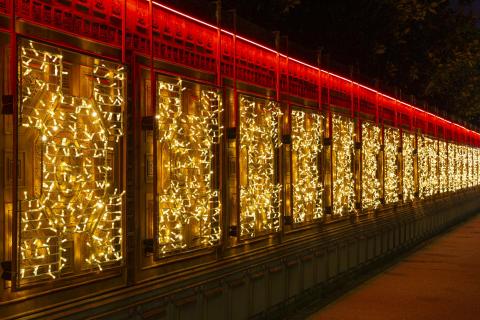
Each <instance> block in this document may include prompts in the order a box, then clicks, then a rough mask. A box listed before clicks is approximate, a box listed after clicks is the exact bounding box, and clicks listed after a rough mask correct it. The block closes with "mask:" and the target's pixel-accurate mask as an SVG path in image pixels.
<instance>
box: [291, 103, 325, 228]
mask: <svg viewBox="0 0 480 320" xmlns="http://www.w3.org/2000/svg"><path fill="white" fill-rule="evenodd" d="M322 121H323V117H322V116H321V115H319V114H316V113H307V112H304V111H298V110H293V111H292V167H293V173H292V174H293V219H294V222H295V223H302V222H306V221H312V220H313V219H318V218H321V217H322V215H323V203H322V193H323V184H322V182H321V179H320V172H319V167H318V160H319V157H320V153H321V151H322V148H323V145H322V137H323V125H322Z"/></svg>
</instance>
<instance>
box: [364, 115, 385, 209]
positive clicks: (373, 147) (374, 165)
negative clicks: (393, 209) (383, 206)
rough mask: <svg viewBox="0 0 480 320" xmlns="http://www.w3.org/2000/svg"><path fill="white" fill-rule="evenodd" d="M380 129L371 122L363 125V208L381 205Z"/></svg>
mask: <svg viewBox="0 0 480 320" xmlns="http://www.w3.org/2000/svg"><path fill="white" fill-rule="evenodd" d="M380 131H381V130H380V128H379V127H377V126H375V125H374V124H372V123H370V122H363V123H362V208H364V209H366V208H377V207H378V206H379V205H380V197H381V195H380V192H381V184H380V178H379V159H378V158H379V154H380V147H381V135H380Z"/></svg>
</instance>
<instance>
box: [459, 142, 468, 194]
mask: <svg viewBox="0 0 480 320" xmlns="http://www.w3.org/2000/svg"><path fill="white" fill-rule="evenodd" d="M458 148H459V155H460V159H459V161H460V172H461V180H462V183H461V189H464V188H467V187H468V147H466V146H459V147H458Z"/></svg>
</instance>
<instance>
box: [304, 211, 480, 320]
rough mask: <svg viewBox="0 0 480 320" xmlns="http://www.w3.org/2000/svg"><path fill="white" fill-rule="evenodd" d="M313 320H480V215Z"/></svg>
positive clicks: (325, 310) (360, 287)
mask: <svg viewBox="0 0 480 320" xmlns="http://www.w3.org/2000/svg"><path fill="white" fill-rule="evenodd" d="M308 319H309V320H317V319H319V320H363V319H365V320H367V319H368V320H377V319H378V320H380V319H381V320H390V319H393V320H410V319H413V320H417V319H418V320H430V319H431V320H438V319H440V320H449V319H455V320H457V319H458V320H463V319H472V320H480V215H478V216H476V217H475V218H473V219H471V220H469V221H468V222H466V223H464V224H463V225H460V226H459V227H457V228H455V229H453V230H452V231H450V232H449V233H446V234H444V235H441V236H439V237H437V238H435V239H434V240H432V241H431V242H430V243H428V244H427V245H426V246H424V247H423V248H421V249H420V250H418V251H416V252H415V253H413V254H411V255H409V256H407V257H406V258H405V259H404V260H402V261H401V262H399V263H398V264H396V265H394V266H392V267H391V268H390V269H388V270H386V271H385V272H383V273H382V274H379V275H378V276H376V277H374V278H372V279H370V280H369V281H367V282H365V283H364V284H362V285H361V286H359V287H357V288H355V289H354V290H353V291H351V292H349V293H347V294H346V295H344V296H342V297H340V298H339V299H338V300H336V301H334V302H332V303H331V304H329V305H327V306H326V307H324V308H323V309H322V310H320V311H318V312H317V313H315V314H313V315H312V316H310V318H308Z"/></svg>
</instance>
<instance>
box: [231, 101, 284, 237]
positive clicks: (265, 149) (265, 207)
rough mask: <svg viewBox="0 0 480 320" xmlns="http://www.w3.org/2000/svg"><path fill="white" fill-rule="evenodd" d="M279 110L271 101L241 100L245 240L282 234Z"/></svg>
mask: <svg viewBox="0 0 480 320" xmlns="http://www.w3.org/2000/svg"><path fill="white" fill-rule="evenodd" d="M280 116H281V111H280V108H279V107H278V106H277V105H276V103H274V102H271V101H262V102H260V100H255V99H253V98H249V97H246V96H242V97H241V98H240V153H241V155H240V162H241V164H240V165H241V168H244V170H243V171H242V172H241V175H244V176H242V177H241V178H240V225H241V236H242V237H248V238H251V237H254V236H256V235H258V234H264V233H271V232H278V231H279V230H280V213H279V211H280V210H279V206H280V200H281V198H280V192H281V185H280V184H279V183H276V182H275V154H276V149H278V148H279V147H280V146H281V142H280V137H279V117H280Z"/></svg>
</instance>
